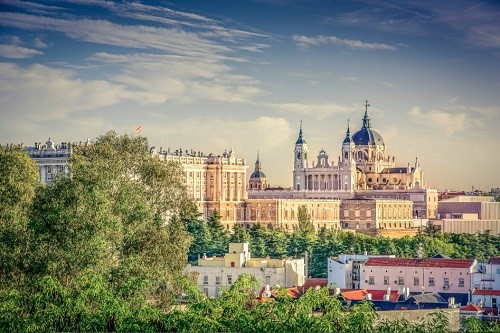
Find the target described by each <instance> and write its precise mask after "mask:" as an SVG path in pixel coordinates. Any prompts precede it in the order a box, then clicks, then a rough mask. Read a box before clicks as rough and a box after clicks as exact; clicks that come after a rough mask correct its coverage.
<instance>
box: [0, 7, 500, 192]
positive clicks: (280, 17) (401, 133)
mask: <svg viewBox="0 0 500 333" xmlns="http://www.w3.org/2000/svg"><path fill="white" fill-rule="evenodd" d="M366 100H368V102H369V104H370V107H369V109H368V110H369V113H370V117H371V124H372V127H373V129H375V130H376V131H377V132H379V133H380V134H381V135H382V137H383V138H384V141H385V144H386V146H387V151H388V154H389V155H391V156H395V158H396V165H397V166H407V164H408V163H411V164H412V165H413V164H414V163H415V158H418V162H419V163H420V165H421V167H422V169H423V170H424V173H425V177H426V181H427V185H428V186H429V187H432V188H437V189H440V190H444V189H454V190H470V189H471V188H472V186H474V188H476V189H482V190H489V189H490V188H492V187H500V172H499V170H500V3H498V2H497V1H488V0H485V1H461V0H456V1H386V0H375V1H374V0H370V1H330V0H289V1H286V0H238V1H221V0H211V1H195V0H185V1H123V2H118V1H102V0H67V1H56V0H54V1H50V0H45V1H35V0H33V1H18V0H0V102H1V103H0V143H3V144H5V143H24V145H28V146H32V145H34V143H35V142H40V141H41V142H45V141H46V140H47V139H48V138H49V137H50V138H52V140H53V141H54V142H56V143H59V142H63V141H66V142H74V141H85V140H86V139H87V138H90V139H94V138H96V137H98V136H99V135H102V134H104V133H106V132H107V131H109V130H114V131H116V132H117V133H118V134H131V135H136V134H135V129H136V128H138V127H139V126H142V132H141V133H140V135H142V136H145V137H147V138H148V140H149V144H150V145H151V146H156V147H158V148H159V147H162V148H163V149H164V150H166V149H167V148H170V149H171V150H176V149H179V148H182V149H183V150H186V149H189V150H191V149H193V150H195V151H202V152H204V153H205V154H208V153H214V154H222V153H223V152H224V150H225V149H227V150H229V149H231V148H233V149H234V151H235V154H236V156H237V157H240V158H245V159H246V160H247V164H248V165H249V169H248V172H247V174H248V175H250V174H251V172H252V171H253V169H254V163H255V160H256V157H257V153H259V156H260V160H261V162H262V167H263V171H264V172H265V173H266V175H267V178H268V181H269V182H270V184H271V186H286V187H287V186H291V183H292V168H293V149H294V144H295V141H296V139H297V136H298V131H299V126H300V122H301V121H302V126H303V132H304V139H305V140H306V141H307V144H308V147H309V156H312V157H313V158H312V159H311V157H310V163H312V162H313V161H314V160H315V156H316V155H317V154H318V153H319V151H320V150H321V149H324V150H326V151H327V152H328V154H329V155H330V159H331V160H333V161H335V163H337V157H338V155H339V154H340V149H341V145H342V141H343V139H344V137H345V133H346V128H347V123H348V121H349V122H350V128H351V132H354V131H356V130H358V129H359V128H360V127H361V125H362V117H363V114H364V110H365V106H364V105H365V101H366Z"/></svg>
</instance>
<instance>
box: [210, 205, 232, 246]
mask: <svg viewBox="0 0 500 333" xmlns="http://www.w3.org/2000/svg"><path fill="white" fill-rule="evenodd" d="M207 227H208V231H209V233H210V246H209V248H208V249H207V255H209V256H223V255H224V254H226V253H227V250H228V244H229V232H228V231H227V230H226V228H224V226H223V225H222V223H221V222H220V215H219V213H218V212H217V211H215V210H214V211H213V212H212V214H211V215H210V217H209V219H208V221H207Z"/></svg>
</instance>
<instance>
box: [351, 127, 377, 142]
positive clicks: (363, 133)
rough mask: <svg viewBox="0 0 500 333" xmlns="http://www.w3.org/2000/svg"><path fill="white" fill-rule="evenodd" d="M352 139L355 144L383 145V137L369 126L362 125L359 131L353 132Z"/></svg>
mask: <svg viewBox="0 0 500 333" xmlns="http://www.w3.org/2000/svg"><path fill="white" fill-rule="evenodd" d="M352 141H354V144H355V145H356V146H358V145H359V146H368V145H384V144H385V143H384V139H382V136H381V135H380V134H378V133H377V132H376V131H374V130H372V129H371V128H366V127H362V128H361V129H360V130H359V131H357V132H356V133H354V135H353V136H352Z"/></svg>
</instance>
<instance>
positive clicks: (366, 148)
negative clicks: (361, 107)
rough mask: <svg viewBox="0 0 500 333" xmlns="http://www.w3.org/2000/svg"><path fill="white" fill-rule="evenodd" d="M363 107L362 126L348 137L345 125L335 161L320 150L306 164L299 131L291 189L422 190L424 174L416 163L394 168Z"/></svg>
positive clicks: (305, 149)
mask: <svg viewBox="0 0 500 333" xmlns="http://www.w3.org/2000/svg"><path fill="white" fill-rule="evenodd" d="M369 106H370V105H369V104H368V101H366V104H365V114H364V117H363V126H362V127H361V129H359V130H358V131H357V132H355V133H354V134H352V135H351V131H350V128H349V124H348V125H347V131H346V136H345V139H344V141H343V142H342V148H341V156H339V159H338V162H337V163H334V161H332V160H330V159H329V156H328V154H327V152H326V151H324V150H323V149H322V150H321V151H320V152H319V154H318V155H317V159H316V161H311V162H310V161H309V156H308V155H309V154H308V153H309V152H308V148H307V143H306V140H305V138H304V134H303V132H302V123H301V126H300V130H299V136H298V139H297V141H296V142H295V149H294V167H293V183H292V184H293V189H294V190H295V191H304V190H305V191H347V192H351V193H353V192H355V191H359V190H410V189H416V188H425V183H424V174H423V172H422V169H421V168H420V166H419V164H418V161H415V165H414V166H412V167H410V164H409V163H408V166H406V167H396V166H395V157H394V156H389V155H388V154H387V151H386V145H385V142H384V139H383V138H382V136H381V135H380V134H379V133H378V132H376V131H375V130H374V129H372V126H371V122H370V116H369V114H368V107H369Z"/></svg>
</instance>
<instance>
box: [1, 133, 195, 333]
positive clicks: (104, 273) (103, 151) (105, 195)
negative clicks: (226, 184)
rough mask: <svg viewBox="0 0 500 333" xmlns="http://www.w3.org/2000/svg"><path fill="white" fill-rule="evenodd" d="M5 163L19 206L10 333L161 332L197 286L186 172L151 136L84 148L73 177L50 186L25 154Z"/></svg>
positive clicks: (9, 285)
mask: <svg viewBox="0 0 500 333" xmlns="http://www.w3.org/2000/svg"><path fill="white" fill-rule="evenodd" d="M0 159H1V160H2V163H1V164H0V165H1V168H0V171H1V174H0V179H2V180H4V181H2V182H0V192H1V193H7V194H8V195H6V196H2V200H7V201H9V202H7V201H5V205H2V207H6V208H8V209H5V210H3V211H2V213H1V216H0V219H1V223H2V226H4V227H2V229H1V230H0V237H1V238H2V241H4V240H5V241H6V242H2V246H1V247H0V249H1V251H2V253H0V254H1V255H2V260H1V262H2V264H1V265H2V266H1V269H2V274H0V281H1V286H0V300H1V303H2V306H1V307H0V324H1V325H0V327H2V328H4V327H8V328H10V329H9V330H13V331H80V330H83V331H115V330H121V331H138V330H139V331H143V330H158V325H156V324H154V323H155V321H156V322H157V320H156V319H155V318H159V315H160V314H161V313H163V311H166V310H167V309H169V308H170V306H171V304H173V303H174V302H175V301H176V297H177V296H178V295H179V294H180V293H181V291H182V290H183V289H184V284H185V283H184V281H186V279H187V277H186V276H184V275H183V273H182V272H183V270H184V268H185V266H186V264H187V260H186V259H187V258H186V253H187V251H188V247H189V243H190V239H191V237H190V235H189V233H188V232H187V231H186V229H185V227H184V226H185V224H184V223H183V222H182V221H181V218H180V217H179V216H181V215H183V214H184V212H186V211H190V210H191V209H192V207H193V206H192V203H191V202H190V201H189V200H188V197H187V195H186V191H185V188H184V179H183V172H182V168H181V166H180V165H179V164H175V163H171V162H162V161H159V160H158V159H156V158H152V157H151V156H150V155H149V152H148V144H147V141H146V140H145V139H144V138H141V137H129V136H118V135H116V133H114V132H109V133H107V134H106V135H104V136H102V137H100V138H98V139H97V141H96V142H95V143H94V144H92V145H88V146H75V147H74V154H73V156H72V159H71V161H70V171H71V176H70V177H66V178H65V177H60V178H58V179H56V181H55V182H54V184H53V185H51V186H48V187H45V188H40V187H39V185H38V184H37V182H36V181H37V179H38V176H37V171H36V166H34V164H33V162H32V161H31V159H30V158H29V157H28V156H27V155H26V154H25V153H23V152H21V151H7V150H6V149H0ZM20 175H22V176H20ZM14 231H15V232H14ZM9 253H10V254H9ZM5 259H8V260H5Z"/></svg>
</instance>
